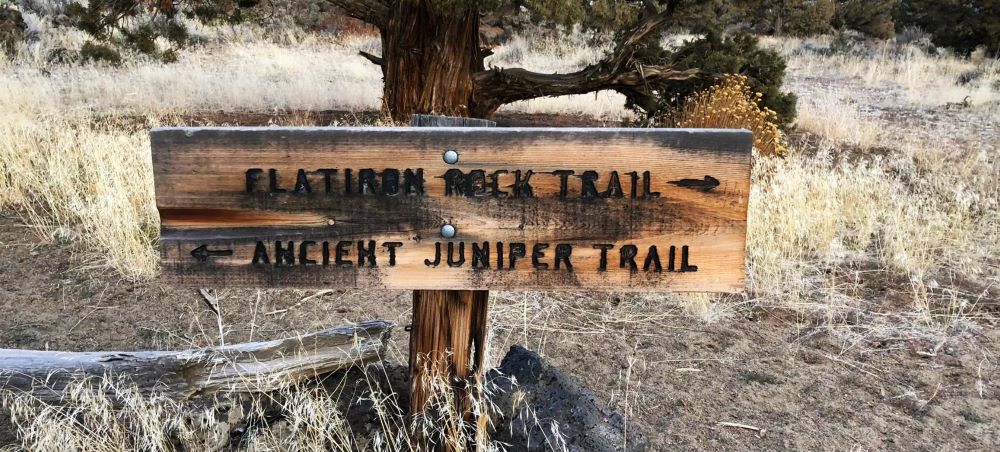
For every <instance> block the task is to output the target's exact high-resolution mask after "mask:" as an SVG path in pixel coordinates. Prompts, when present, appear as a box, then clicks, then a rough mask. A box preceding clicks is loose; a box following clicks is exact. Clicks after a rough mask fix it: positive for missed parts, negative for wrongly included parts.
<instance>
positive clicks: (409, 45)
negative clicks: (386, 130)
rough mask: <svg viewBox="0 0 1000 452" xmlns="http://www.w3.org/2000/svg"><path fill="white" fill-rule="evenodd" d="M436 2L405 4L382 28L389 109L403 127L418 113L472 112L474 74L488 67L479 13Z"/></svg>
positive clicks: (415, 0)
mask: <svg viewBox="0 0 1000 452" xmlns="http://www.w3.org/2000/svg"><path fill="white" fill-rule="evenodd" d="M432 3H433V2H432V1H430V0H401V1H399V3H398V4H397V5H396V6H395V7H394V8H392V10H391V11H390V12H389V17H388V20H387V23H386V24H385V26H384V27H383V28H382V59H383V61H384V65H383V68H382V69H383V75H384V77H385V92H384V96H383V102H384V105H383V108H384V109H385V110H386V111H387V112H388V113H389V114H391V115H392V117H393V118H394V119H396V120H397V121H400V122H406V121H408V120H409V117H410V114H412V113H434V114H442V115H452V116H470V114H471V113H472V109H471V104H472V95H473V83H472V74H473V73H474V72H477V71H480V70H482V68H483V63H482V58H481V56H480V54H479V14H478V12H477V11H476V8H466V9H467V11H459V12H454V11H451V12H449V11H444V10H442V9H441V8H445V7H444V6H433V5H432Z"/></svg>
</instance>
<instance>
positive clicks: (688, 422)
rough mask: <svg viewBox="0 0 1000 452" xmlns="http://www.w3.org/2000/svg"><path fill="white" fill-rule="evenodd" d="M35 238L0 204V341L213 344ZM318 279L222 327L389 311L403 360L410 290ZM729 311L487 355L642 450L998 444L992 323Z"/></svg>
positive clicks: (253, 330)
mask: <svg viewBox="0 0 1000 452" xmlns="http://www.w3.org/2000/svg"><path fill="white" fill-rule="evenodd" d="M39 243H40V241H39V239H38V237H37V235H36V234H35V232H34V231H33V230H31V229H29V228H26V227H24V226H23V225H21V223H20V222H19V221H18V220H17V219H15V218H11V217H2V218H0V269H2V270H0V306H2V308H3V309H4V312H5V313H6V315H4V316H2V317H0V347H6V348H28V349H50V350H75V351H87V350H99V349H103V350H107V349H119V350H141V349H152V348H183V347H187V346H199V345H208V344H210V343H213V342H217V340H218V331H217V329H216V326H215V322H214V319H213V317H212V314H211V313H210V312H209V311H208V309H207V307H206V305H205V303H204V301H203V300H202V299H201V296H200V295H199V294H198V293H197V292H196V291H195V290H191V289H182V288H172V287H166V286H163V285H160V284H157V283H145V284H135V283H128V282H123V281H121V280H119V279H118V278H117V277H115V276H113V275H112V274H111V272H107V271H99V270H88V269H87V268H86V263H87V259H86V256H81V255H74V254H73V251H72V249H73V248H72V246H71V245H67V244H58V243H54V244H39ZM315 293H316V292H315V291H311V292H310V291H296V290H267V291H256V290H245V289H244V290H229V291H219V292H218V297H219V300H220V306H221V310H222V316H223V320H224V324H225V325H226V327H227V331H226V341H227V342H236V341H244V340H249V339H251V338H253V339H261V338H274V337H278V336H283V335H286V334H290V333H292V332H297V331H308V330H314V329H317V328H320V327H323V326H328V325H331V324H339V323H343V322H350V321H360V320H364V319H370V318H376V317H377V318H383V319H388V320H392V321H395V322H397V323H398V325H399V327H397V330H396V331H395V334H394V339H393V341H394V344H393V346H392V347H391V348H392V356H390V357H389V358H388V359H389V360H390V361H392V362H395V363H403V362H405V357H406V353H407V343H406V342H407V333H406V332H405V330H404V328H403V327H404V326H405V325H407V324H408V323H409V319H410V309H411V305H410V299H409V293H406V292H400V291H385V292H360V291H343V290H339V291H330V292H328V293H323V294H322V295H320V296H316V297H313V298H310V299H308V300H306V301H301V300H302V299H303V298H305V297H307V296H309V295H312V294H315ZM497 295H498V296H496V297H494V299H493V300H491V303H494V304H495V306H496V307H497V309H495V310H494V315H500V314H503V313H509V312H511V309H510V306H508V304H509V303H510V300H516V299H517V298H518V297H517V295H516V294H513V295H512V294H503V293H500V294H497ZM570 299H571V300H576V301H570V303H576V305H575V306H574V309H590V310H592V311H593V312H600V311H601V310H602V309H604V304H608V300H611V303H610V304H615V303H631V302H633V301H631V300H630V299H629V298H628V297H622V298H618V297H615V296H613V295H612V296H608V297H587V298H584V297H579V298H572V297H570ZM541 302H542V303H545V302H546V299H545V298H542V301H541ZM562 302H563V303H566V302H567V301H565V299H564V300H563V301H562ZM734 309H736V313H735V314H734V315H731V316H729V318H728V319H727V320H724V321H721V322H718V323H715V324H705V323H702V322H699V321H697V320H694V319H691V318H690V317H685V316H683V315H679V314H678V315H677V316H670V317H663V318H660V320H658V321H657V322H655V323H652V324H651V325H648V326H646V325H633V326H632V327H630V328H624V329H622V331H621V332H620V333H617V334H601V335H599V336H596V337H595V335H594V334H588V331H586V330H585V329H583V328H581V329H580V330H579V331H573V329H572V328H560V329H557V330H554V331H551V332H548V333H546V334H545V338H544V339H545V340H544V341H542V340H540V337H539V336H538V335H537V332H535V333H526V332H523V331H522V332H518V331H512V330H503V329H498V330H495V331H494V332H493V333H494V338H495V339H494V347H495V348H496V350H494V351H493V353H492V354H493V355H494V360H499V359H500V358H501V357H502V355H503V354H504V352H505V351H506V350H505V349H506V347H507V346H509V345H510V344H513V343H518V342H527V345H528V347H529V348H533V349H535V350H539V349H540V351H541V352H542V354H543V355H544V356H545V357H546V359H548V360H550V362H552V363H553V364H554V365H555V366H557V367H559V368H561V369H564V370H566V371H567V372H569V373H570V374H571V375H573V376H574V377H576V378H577V379H579V380H580V381H581V382H582V383H583V384H584V385H586V386H588V387H590V388H592V389H593V390H594V391H595V392H597V393H598V394H599V395H600V396H601V397H602V398H603V399H604V401H606V402H607V403H609V404H610V405H611V406H612V407H614V408H615V409H617V410H618V411H619V412H622V413H624V414H625V415H626V416H627V419H628V421H627V422H628V425H629V426H630V427H629V428H638V429H639V430H640V431H641V432H643V434H645V435H646V436H647V438H648V439H649V443H650V445H651V446H652V448H653V449H655V450H665V449H700V450H763V449H767V450H775V449H777V450H847V449H851V450H996V449H997V448H998V447H1000V368H998V366H997V362H998V359H1000V356H998V351H1000V329H998V328H997V325H995V324H989V321H987V320H984V321H983V322H981V323H980V324H978V325H977V324H972V323H969V324H960V325H959V326H956V327H954V328H953V329H952V330H951V331H947V332H941V333H940V334H937V335H929V334H926V333H921V332H919V331H913V332H912V333H907V332H904V331H899V330H894V331H893V332H892V333H891V334H887V333H885V332H884V331H882V329H881V328H880V327H879V325H880V324H882V323H884V322H887V321H892V319H891V318H889V317H886V315H880V314H875V313H874V312H873V311H859V312H858V313H853V314H850V315H848V316H847V317H846V318H844V319H839V320H837V321H836V322H834V323H832V324H827V323H826V322H827V321H828V320H824V319H817V318H811V317H810V316H804V315H801V314H795V313H792V312H791V311H789V310H784V309H762V308H760V307H740V306H739V305H736V307H735V308H734ZM676 310H677V307H676V306H673V305H669V304H664V306H663V312H671V311H676ZM607 312H612V313H613V311H607ZM496 320H497V319H492V320H491V322H494V323H498V324H503V325H509V324H511V323H514V322H511V321H507V322H496ZM533 331H534V330H533ZM851 338H856V339H851ZM937 338H942V339H937ZM720 423H732V424H729V425H724V424H720ZM734 424H741V425H744V426H745V427H739V426H733V425H734Z"/></svg>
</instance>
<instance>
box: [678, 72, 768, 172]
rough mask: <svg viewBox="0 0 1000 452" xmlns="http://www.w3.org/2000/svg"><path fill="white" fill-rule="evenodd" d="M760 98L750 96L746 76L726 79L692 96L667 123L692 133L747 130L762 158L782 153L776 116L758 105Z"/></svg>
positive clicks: (732, 76) (729, 76)
mask: <svg viewBox="0 0 1000 452" xmlns="http://www.w3.org/2000/svg"><path fill="white" fill-rule="evenodd" d="M761 97H763V94H761V93H753V92H751V90H750V85H749V83H748V81H747V77H746V76H745V75H726V76H724V77H723V78H722V81H721V82H720V83H719V84H718V85H715V86H713V87H711V88H709V89H706V90H704V91H701V92H698V93H695V94H693V95H691V97H689V98H688V99H686V100H685V101H684V103H683V104H682V105H681V106H680V107H679V108H677V109H676V110H675V111H674V112H672V113H671V114H670V115H669V116H668V118H667V122H668V123H669V124H671V125H672V126H674V127H685V128H694V129H708V128H721V129H747V130H750V131H751V132H753V145H754V148H756V149H757V152H759V153H761V154H764V155H780V154H783V153H784V152H785V146H784V145H783V144H782V134H781V130H780V129H778V125H777V118H778V115H777V113H775V112H774V111H772V110H771V109H768V108H764V109H761V108H760V106H759V105H758V102H759V101H760V99H761Z"/></svg>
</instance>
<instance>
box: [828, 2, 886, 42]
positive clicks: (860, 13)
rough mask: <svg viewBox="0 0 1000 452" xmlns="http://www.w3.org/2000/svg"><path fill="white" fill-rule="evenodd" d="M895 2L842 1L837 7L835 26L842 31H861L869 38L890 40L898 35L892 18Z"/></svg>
mask: <svg viewBox="0 0 1000 452" xmlns="http://www.w3.org/2000/svg"><path fill="white" fill-rule="evenodd" d="M894 4H895V0H846V1H844V0H842V1H840V2H839V3H838V5H837V14H836V16H835V17H834V20H833V25H834V26H835V27H836V28H837V29H840V30H844V29H850V30H856V31H860V32H862V33H864V34H866V35H868V36H871V37H873V38H879V39H889V38H891V37H893V36H894V35H895V34H896V24H895V22H894V21H893V18H892V10H893V5H894Z"/></svg>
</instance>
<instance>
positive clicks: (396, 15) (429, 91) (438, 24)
mask: <svg viewBox="0 0 1000 452" xmlns="http://www.w3.org/2000/svg"><path fill="white" fill-rule="evenodd" d="M330 1H331V2H333V3H334V4H336V5H337V6H339V7H340V8H341V9H343V10H344V11H345V13H346V14H347V15H349V16H351V17H355V18H358V19H361V20H364V21H366V22H368V23H370V24H372V25H375V26H376V27H378V28H379V31H380V33H381V35H382V56H381V57H379V56H375V55H371V54H368V53H365V52H362V56H364V57H365V58H367V59H368V60H369V61H371V62H373V63H375V64H378V65H379V66H381V68H382V73H383V76H384V95H383V110H384V111H385V112H386V113H387V114H389V115H391V116H392V117H393V118H394V119H396V120H397V121H400V122H404V121H406V120H407V119H408V118H409V115H410V114H413V113H420V114H443V115H452V116H472V117H477V118H486V117H489V116H491V115H492V114H493V113H495V112H496V111H497V109H498V108H500V106H502V105H504V104H507V103H511V102H516V101H519V100H526V99H533V98H536V97H545V96H562V95H567V94H584V93H589V92H594V91H599V90H615V91H618V92H619V93H622V94H624V95H625V96H626V97H627V98H628V100H629V101H630V102H631V103H632V104H634V105H637V106H639V107H640V108H643V109H644V110H646V111H647V112H652V109H653V108H654V107H655V106H656V105H657V102H656V99H657V97H658V95H659V92H658V90H662V87H663V85H662V83H663V82H666V81H671V80H685V79H688V78H691V77H694V76H696V75H697V73H698V71H697V70H683V71H682V70H676V69H673V68H672V67H671V66H670V64H669V62H665V64H660V65H652V66H650V65H642V64H640V63H639V62H638V61H637V59H636V52H637V51H638V49H639V48H640V46H641V45H643V44H644V43H645V42H648V40H649V39H652V38H654V35H655V33H656V32H657V31H658V30H659V29H660V28H661V27H662V26H663V25H664V24H666V23H667V22H669V20H670V19H671V18H672V17H673V14H674V10H675V9H676V7H677V4H678V3H679V0H668V1H665V2H654V1H644V2H643V4H644V5H643V9H642V11H643V13H644V17H643V18H642V19H641V20H639V21H638V22H637V23H636V25H635V26H633V27H632V28H630V29H629V30H626V32H624V33H622V34H621V36H620V37H619V38H618V39H617V41H616V46H615V49H614V51H613V52H612V53H611V55H609V56H608V57H607V58H606V59H605V60H603V61H601V62H598V63H596V64H594V65H591V66H588V67H586V68H584V69H582V70H580V71H576V72H573V73H569V74H544V73H538V72H532V71H528V70H525V69H521V68H490V69H487V68H486V67H485V65H484V61H483V60H484V58H486V57H487V56H488V55H489V53H490V52H489V51H488V50H484V49H483V48H481V46H480V42H479V39H480V37H479V22H480V21H479V14H480V12H479V10H478V8H476V7H470V6H464V7H458V6H443V4H445V3H449V2H435V1H434V0H330ZM451 3H454V2H451Z"/></svg>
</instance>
